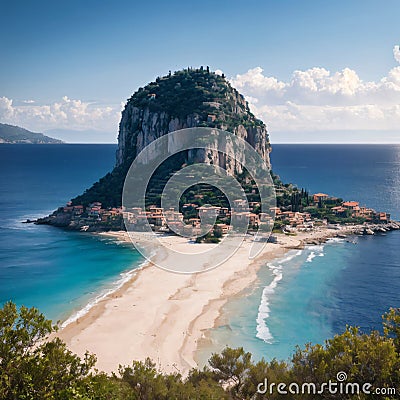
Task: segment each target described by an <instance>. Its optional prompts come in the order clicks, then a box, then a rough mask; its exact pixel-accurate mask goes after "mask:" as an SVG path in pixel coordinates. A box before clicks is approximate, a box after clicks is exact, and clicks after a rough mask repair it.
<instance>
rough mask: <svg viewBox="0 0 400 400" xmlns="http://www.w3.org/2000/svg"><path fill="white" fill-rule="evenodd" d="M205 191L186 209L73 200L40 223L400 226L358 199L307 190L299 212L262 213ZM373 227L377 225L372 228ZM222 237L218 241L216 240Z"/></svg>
mask: <svg viewBox="0 0 400 400" xmlns="http://www.w3.org/2000/svg"><path fill="white" fill-rule="evenodd" d="M202 200H203V197H202V195H201V194H200V195H196V199H195V200H194V202H192V203H184V204H181V207H180V208H181V209H180V210H176V209H174V208H170V209H167V210H164V209H163V208H162V207H159V206H157V205H150V206H148V207H147V208H146V209H142V208H132V209H130V210H125V209H124V208H123V207H112V208H103V207H102V204H101V203H100V202H93V203H90V204H89V205H87V206H84V205H81V204H78V205H73V204H72V203H71V202H69V203H67V204H66V205H65V206H64V207H60V208H59V209H57V210H56V211H55V212H54V213H53V214H51V215H50V216H48V217H46V218H43V219H39V220H37V221H36V223H37V224H50V225H55V226H59V227H64V228H67V229H71V230H78V231H88V232H99V231H119V230H125V226H124V219H125V222H126V223H127V224H129V229H134V230H137V231H141V230H144V226H145V225H146V226H150V227H151V229H152V230H153V231H155V232H160V233H173V232H176V229H175V228H176V227H181V228H182V227H183V232H185V229H186V231H187V232H188V233H191V234H193V236H197V235H198V234H199V233H200V232H201V224H202V221H203V222H204V221H205V220H207V221H209V220H210V219H211V220H212V221H214V228H213V229H212V233H211V234H208V236H207V237H206V238H205V240H207V239H210V238H212V237H215V238H217V239H218V238H221V237H222V235H224V234H227V233H228V232H229V231H230V230H231V229H232V225H231V220H233V218H235V220H236V221H245V222H246V224H248V232H249V233H251V232H254V231H257V230H261V231H264V232H266V231H267V232H270V231H272V232H274V233H286V234H292V235H295V234H296V233H298V232H309V231H312V230H313V229H315V228H316V227H321V226H331V227H332V226H335V225H357V226H358V227H359V229H358V231H359V233H360V234H373V233H374V231H381V232H384V231H385V230H387V229H388V230H390V229H397V228H398V225H397V223H396V222H394V221H391V218H390V214H389V213H387V212H382V211H376V210H374V209H372V208H368V207H366V206H362V205H360V203H359V202H358V201H343V200H342V199H338V198H336V197H331V196H329V195H328V194H325V193H316V194H313V195H310V196H308V195H307V204H308V205H307V206H306V207H302V210H301V211H294V210H293V208H294V207H293V206H292V205H289V206H280V207H279V206H277V207H272V208H270V210H268V212H260V209H261V204H260V202H257V201H252V202H247V201H245V200H235V201H234V202H233V207H232V208H231V209H230V208H229V207H221V206H214V205H210V204H202ZM371 228H372V229H371ZM215 242H217V241H215Z"/></svg>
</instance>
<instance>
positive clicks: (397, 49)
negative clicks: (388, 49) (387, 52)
mask: <svg viewBox="0 0 400 400" xmlns="http://www.w3.org/2000/svg"><path fill="white" fill-rule="evenodd" d="M393 56H394V59H395V60H396V61H397V62H398V63H400V46H394V47H393Z"/></svg>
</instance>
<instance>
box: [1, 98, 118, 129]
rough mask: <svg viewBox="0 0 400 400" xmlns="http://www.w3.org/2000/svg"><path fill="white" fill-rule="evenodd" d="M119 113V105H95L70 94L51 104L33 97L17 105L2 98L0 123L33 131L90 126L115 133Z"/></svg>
mask: <svg viewBox="0 0 400 400" xmlns="http://www.w3.org/2000/svg"><path fill="white" fill-rule="evenodd" d="M120 113H121V108H120V104H117V105H113V106H109V105H96V104H93V103H89V102H84V101H82V100H75V99H70V98H69V97H67V96H64V97H63V98H62V99H61V100H60V101H56V102H54V103H51V104H42V105H37V104H36V103H35V102H34V101H33V100H32V101H29V102H26V101H25V102H23V104H22V105H18V106H15V105H13V100H11V99H8V98H7V97H0V122H3V123H10V124H14V125H19V126H23V127H25V128H27V129H30V130H33V131H45V130H50V129H70V130H87V129H90V130H98V131H108V132H113V133H116V132H117V130H118V122H119V119H120V116H121V114H120Z"/></svg>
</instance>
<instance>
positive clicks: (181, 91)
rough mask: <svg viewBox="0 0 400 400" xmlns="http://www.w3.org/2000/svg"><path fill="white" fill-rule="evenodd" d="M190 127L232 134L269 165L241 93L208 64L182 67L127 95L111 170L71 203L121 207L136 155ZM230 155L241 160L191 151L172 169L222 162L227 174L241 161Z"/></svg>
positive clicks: (263, 134)
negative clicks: (193, 164)
mask: <svg viewBox="0 0 400 400" xmlns="http://www.w3.org/2000/svg"><path fill="white" fill-rule="evenodd" d="M192 127H210V128H218V129H222V130H226V131H229V132H232V133H234V134H236V135H237V136H239V137H241V138H243V139H244V140H245V141H247V142H248V143H249V144H250V145H251V146H252V147H254V149H255V150H256V151H257V152H258V153H259V154H260V156H261V157H262V158H263V160H264V161H265V163H266V164H267V165H268V166H270V160H269V153H270V150H271V147H270V143H269V137H268V132H267V129H266V126H265V124H264V123H263V122H262V121H260V120H259V119H257V118H256V117H255V116H254V115H253V114H252V113H251V111H250V109H249V106H248V103H247V102H246V100H245V99H244V97H243V96H242V95H241V94H240V93H239V92H238V91H237V90H236V89H234V88H232V86H231V85H230V84H229V82H228V81H227V80H225V78H224V77H223V76H220V75H217V74H215V73H213V72H210V71H209V70H208V68H207V69H203V68H199V69H185V70H182V71H177V72H175V73H174V74H171V73H170V74H169V75H167V76H164V77H160V78H157V79H156V81H155V82H151V83H149V84H148V85H147V86H145V87H144V88H139V90H138V91H137V92H135V93H134V94H133V95H132V96H131V98H130V99H128V101H127V104H126V106H125V109H124V110H123V112H122V117H121V122H120V124H119V135H118V150H117V154H116V165H115V168H114V169H113V171H112V172H110V173H108V174H107V175H106V176H105V177H103V178H101V179H100V180H99V181H98V182H96V183H95V184H94V185H93V186H92V187H91V188H90V189H88V190H86V192H85V193H83V194H82V195H80V196H78V197H76V198H75V199H73V200H72V204H73V205H77V204H83V205H88V204H90V203H92V202H96V201H98V202H101V203H102V205H103V207H119V206H121V200H122V188H123V183H124V180H125V177H126V173H127V171H128V169H129V167H130V165H131V163H132V161H133V160H134V159H135V157H136V156H137V155H138V154H139V153H140V152H141V151H142V150H143V149H144V148H145V147H146V146H147V145H148V144H149V143H151V142H152V141H153V140H155V139H157V138H159V137H161V136H163V135H165V134H167V133H169V132H173V131H176V130H179V129H184V128H192ZM230 154H232V153H230ZM234 154H235V157H234V158H235V159H237V160H239V161H236V160H233V161H232V159H227V158H226V157H225V158H224V155H221V154H219V153H218V152H217V151H216V150H212V149H211V150H210V151H207V152H205V151H202V150H199V151H192V150H190V151H188V152H187V153H186V154H185V155H182V156H180V158H179V159H178V158H176V164H177V165H174V166H173V168H174V169H176V170H178V169H179V168H180V167H181V166H182V164H183V163H189V164H190V163H192V162H194V161H196V162H204V163H209V164H210V163H213V164H215V165H219V166H222V167H223V168H225V169H226V170H227V172H228V173H231V174H234V173H240V172H242V167H241V163H242V162H244V161H245V160H243V159H241V154H236V153H234ZM182 157H185V158H184V159H182ZM174 162H175V161H174ZM164 172H165V174H164V175H167V173H168V172H167V171H164Z"/></svg>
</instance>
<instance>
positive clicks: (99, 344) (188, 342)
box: [57, 228, 345, 374]
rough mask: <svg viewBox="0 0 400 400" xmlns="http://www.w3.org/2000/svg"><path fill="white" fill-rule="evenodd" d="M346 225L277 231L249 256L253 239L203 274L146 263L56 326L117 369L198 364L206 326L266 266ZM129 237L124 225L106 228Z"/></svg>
mask: <svg viewBox="0 0 400 400" xmlns="http://www.w3.org/2000/svg"><path fill="white" fill-rule="evenodd" d="M338 233H345V231H343V230H342V231H340V232H338V231H335V230H331V229H326V228H319V229H316V230H314V231H312V232H306V233H299V234H297V235H296V236H288V235H283V234H280V235H278V243H277V244H275V243H274V244H272V243H268V244H266V245H265V247H264V249H263V251H262V252H261V253H260V254H259V255H258V256H257V257H256V258H255V259H249V257H248V254H249V249H250V246H251V245H252V238H251V237H249V238H246V239H245V240H244V242H243V243H242V245H241V246H240V248H239V249H238V251H237V252H236V253H235V255H234V256H233V257H231V258H230V259H229V260H228V261H226V262H225V263H224V264H222V265H220V266H219V267H217V268H215V269H213V270H211V271H208V272H204V273H198V274H189V275H187V274H186V275H185V274H178V273H173V272H168V271H165V270H162V269H160V268H158V267H156V266H154V265H152V264H149V263H148V264H147V265H145V266H144V267H143V268H142V269H141V270H139V271H138V272H137V273H136V274H135V275H134V276H133V277H132V278H131V279H130V280H129V281H128V282H126V283H125V284H124V285H123V286H122V287H121V288H120V289H118V290H117V291H115V292H113V293H112V294H110V295H108V296H107V297H105V298H104V299H103V300H101V301H100V302H99V303H97V304H96V305H95V306H93V307H92V308H91V309H90V310H89V312H88V313H87V314H85V315H84V316H82V317H81V318H79V319H77V320H76V321H74V322H72V323H70V324H69V325H67V326H66V327H65V328H63V329H61V330H60V331H59V332H58V334H57V335H58V336H59V337H60V338H61V339H63V340H64V341H65V342H66V343H67V345H68V347H69V348H70V349H71V350H72V351H73V352H75V353H77V354H78V355H81V356H82V355H83V354H84V353H85V352H86V351H89V352H91V353H94V354H96V356H97V359H98V361H97V365H96V368H98V369H99V370H102V371H105V372H108V373H110V372H113V371H117V369H118V366H119V365H120V364H121V365H128V364H130V363H131V362H132V361H133V360H144V359H145V358H146V357H150V358H151V359H152V360H153V361H154V362H156V364H157V365H158V366H159V368H160V369H162V370H163V371H165V372H174V371H175V372H177V371H179V372H181V373H183V374H186V373H187V372H188V371H189V370H190V369H191V368H193V367H196V366H197V364H196V362H195V354H196V350H197V348H198V345H199V343H200V342H201V340H202V339H204V338H205V335H206V332H207V330H209V329H210V328H213V327H214V326H215V324H216V322H217V320H218V318H219V316H220V312H221V308H222V307H223V306H224V304H225V303H226V302H227V300H228V299H229V298H231V297H234V296H237V295H239V294H240V293H241V292H242V291H243V290H244V289H245V288H246V287H248V286H249V285H251V284H252V283H253V282H254V281H256V279H257V271H258V269H259V268H260V266H261V265H265V264H266V263H267V262H269V261H271V260H273V259H274V258H277V257H282V256H283V255H284V254H285V253H286V252H287V251H289V250H290V249H294V248H299V247H302V246H303V245H304V244H305V243H312V242H313V241H317V242H318V241H324V240H325V239H327V238H329V237H333V236H336V235H337V234H338ZM102 235H107V236H110V237H114V238H116V239H118V240H126V241H129V238H128V235H127V233H126V232H110V233H102ZM162 240H163V241H165V242H166V245H168V246H172V247H173V248H176V249H179V250H180V251H185V252H187V253H190V252H197V251H198V249H199V247H198V246H203V247H204V248H205V249H206V247H207V246H215V245H214V244H194V243H190V242H189V241H188V240H187V239H185V238H182V237H178V236H165V237H163V238H162Z"/></svg>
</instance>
